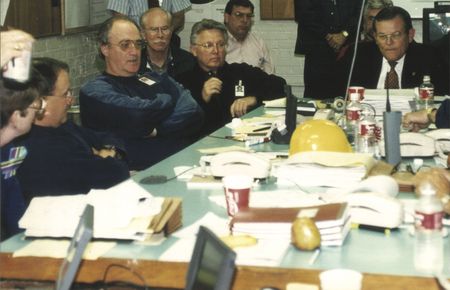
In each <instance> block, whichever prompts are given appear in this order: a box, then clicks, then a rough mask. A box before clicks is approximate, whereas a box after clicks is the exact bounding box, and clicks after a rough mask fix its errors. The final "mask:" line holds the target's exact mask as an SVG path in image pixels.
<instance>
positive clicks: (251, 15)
mask: <svg viewBox="0 0 450 290" xmlns="http://www.w3.org/2000/svg"><path fill="white" fill-rule="evenodd" d="M232 14H233V16H235V17H236V18H239V19H243V18H244V17H247V18H250V19H252V18H253V17H255V14H253V13H242V12H234V13H232Z"/></svg>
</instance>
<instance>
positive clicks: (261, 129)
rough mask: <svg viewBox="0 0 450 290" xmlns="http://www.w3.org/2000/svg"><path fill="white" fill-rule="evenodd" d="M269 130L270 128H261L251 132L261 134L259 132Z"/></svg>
mask: <svg viewBox="0 0 450 290" xmlns="http://www.w3.org/2000/svg"><path fill="white" fill-rule="evenodd" d="M270 128H272V126H266V127H261V128H258V129H255V130H253V132H261V131H265V130H269V129H270Z"/></svg>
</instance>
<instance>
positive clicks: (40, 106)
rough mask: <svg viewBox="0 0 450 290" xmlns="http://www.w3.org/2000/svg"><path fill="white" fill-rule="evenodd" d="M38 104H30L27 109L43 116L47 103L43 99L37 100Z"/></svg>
mask: <svg viewBox="0 0 450 290" xmlns="http://www.w3.org/2000/svg"><path fill="white" fill-rule="evenodd" d="M38 101H39V104H35V103H32V104H31V105H30V106H29V107H28V109H32V110H35V111H36V115H44V113H45V108H46V107H47V102H46V101H45V100H44V99H39V100H38Z"/></svg>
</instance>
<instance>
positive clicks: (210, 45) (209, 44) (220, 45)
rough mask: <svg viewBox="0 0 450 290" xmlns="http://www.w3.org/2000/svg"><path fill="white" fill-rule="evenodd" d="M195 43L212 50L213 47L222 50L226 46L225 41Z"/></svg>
mask: <svg viewBox="0 0 450 290" xmlns="http://www.w3.org/2000/svg"><path fill="white" fill-rule="evenodd" d="M195 45H197V46H200V47H202V48H203V49H205V50H207V51H212V50H213V49H214V48H216V49H217V50H224V49H225V47H227V44H226V43H225V42H217V43H212V42H205V43H195Z"/></svg>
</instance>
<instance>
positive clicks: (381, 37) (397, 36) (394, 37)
mask: <svg viewBox="0 0 450 290" xmlns="http://www.w3.org/2000/svg"><path fill="white" fill-rule="evenodd" d="M403 34H404V33H403V32H400V31H397V32H394V33H392V34H377V35H376V38H377V39H378V40H379V41H384V42H386V41H388V40H392V41H397V40H399V39H400V38H402V37H403Z"/></svg>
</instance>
